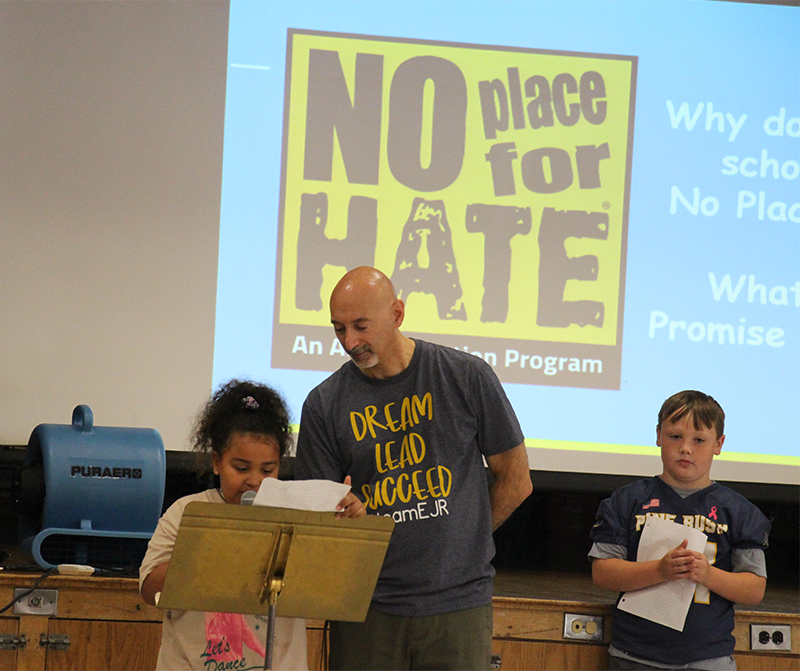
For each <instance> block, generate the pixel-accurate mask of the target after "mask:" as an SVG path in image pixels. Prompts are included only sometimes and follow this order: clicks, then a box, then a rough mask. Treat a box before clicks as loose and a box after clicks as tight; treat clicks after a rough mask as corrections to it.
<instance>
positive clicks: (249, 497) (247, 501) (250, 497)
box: [239, 492, 256, 506]
mask: <svg viewBox="0 0 800 671" xmlns="http://www.w3.org/2000/svg"><path fill="white" fill-rule="evenodd" d="M255 498H256V493H255V492H245V493H244V494H242V498H241V499H239V505H242V506H252V505H253V501H254V500H255Z"/></svg>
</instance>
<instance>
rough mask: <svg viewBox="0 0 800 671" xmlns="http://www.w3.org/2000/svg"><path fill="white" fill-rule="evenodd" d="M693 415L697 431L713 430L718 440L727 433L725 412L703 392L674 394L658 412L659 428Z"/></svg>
mask: <svg viewBox="0 0 800 671" xmlns="http://www.w3.org/2000/svg"><path fill="white" fill-rule="evenodd" d="M688 414H691V416H692V423H693V424H694V428H695V429H703V428H713V429H715V430H716V432H717V438H719V437H720V436H721V435H722V434H723V433H725V412H724V411H723V410H722V407H721V406H720V404H719V403H717V402H716V401H715V400H714V399H713V398H712V397H711V396H709V395H708V394H704V393H703V392H702V391H694V390H686V391H679V392H678V393H677V394H673V395H672V396H670V397H669V398H668V399H667V400H666V401H664V403H663V405H662V406H661V410H659V412H658V428H659V429H661V425H662V424H663V423H664V422H667V421H670V422H679V421H680V420H682V419H683V418H684V417H685V416H686V415H688Z"/></svg>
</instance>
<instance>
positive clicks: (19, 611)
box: [14, 587, 58, 615]
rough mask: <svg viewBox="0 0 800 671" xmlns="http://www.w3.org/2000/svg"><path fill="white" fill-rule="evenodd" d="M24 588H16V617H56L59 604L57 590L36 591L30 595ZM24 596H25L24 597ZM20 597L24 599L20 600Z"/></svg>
mask: <svg viewBox="0 0 800 671" xmlns="http://www.w3.org/2000/svg"><path fill="white" fill-rule="evenodd" d="M26 592H28V590H27V589H26V588H24V587H15V588H14V598H15V599H19V601H17V602H16V603H15V604H14V615H55V614H56V604H57V603H58V590H57V589H35V590H33V591H32V592H30V593H29V594H26ZM23 595H24V596H23ZM20 597H22V598H21V599H20Z"/></svg>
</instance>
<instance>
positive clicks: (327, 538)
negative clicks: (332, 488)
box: [158, 501, 394, 669]
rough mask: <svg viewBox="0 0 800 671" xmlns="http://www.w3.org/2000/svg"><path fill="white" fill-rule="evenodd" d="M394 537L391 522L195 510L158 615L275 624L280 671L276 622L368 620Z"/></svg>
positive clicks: (246, 509) (184, 526) (184, 524)
mask: <svg viewBox="0 0 800 671" xmlns="http://www.w3.org/2000/svg"><path fill="white" fill-rule="evenodd" d="M393 529H394V521H393V520H392V519H391V518H390V517H382V516H380V517H379V516H375V515H368V516H366V517H361V518H358V519H347V518H345V519H336V517H335V513H332V512H331V513H329V512H326V513H321V512H311V511H305V510H292V509H288V508H270V507H265V506H232V505H220V504H219V503H203V502H199V501H194V502H192V503H190V504H189V505H187V506H186V509H185V510H184V512H183V517H182V519H181V524H180V527H179V528H178V535H177V537H176V538H175V546H174V548H173V551H172V558H171V559H170V562H169V569H168V570H167V575H166V578H165V580H164V587H163V589H162V591H161V596H160V597H159V599H158V607H159V608H175V609H180V610H197V611H211V612H219V613H243V614H250V615H267V616H268V626H267V644H266V654H265V655H264V668H265V669H271V668H272V646H273V640H274V635H275V616H276V614H277V615H280V616H282V617H303V618H318V619H324V620H344V621H348V622H363V621H364V619H365V618H366V616H367V610H368V609H369V604H370V601H371V599H372V593H373V592H374V590H375V584H376V582H377V580H378V574H379V573H380V570H381V566H382V565H383V558H384V556H385V555H386V549H387V547H388V545H389V539H390V538H391V535H392V530H393ZM221 569H222V570H224V571H225V573H224V578H223V577H222V574H221ZM279 597H280V598H279Z"/></svg>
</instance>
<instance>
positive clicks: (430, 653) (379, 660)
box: [296, 267, 531, 670]
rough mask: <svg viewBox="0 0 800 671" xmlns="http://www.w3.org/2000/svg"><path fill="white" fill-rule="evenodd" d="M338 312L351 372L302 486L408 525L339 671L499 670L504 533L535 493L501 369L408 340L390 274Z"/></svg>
mask: <svg viewBox="0 0 800 671" xmlns="http://www.w3.org/2000/svg"><path fill="white" fill-rule="evenodd" d="M330 310H331V323H332V324H333V328H334V331H335V332H336V336H337V338H338V339H339V342H340V343H341V344H342V347H343V348H344V349H345V351H346V352H347V354H348V355H349V356H350V359H351V360H350V361H348V362H347V363H346V364H344V365H343V366H342V367H341V368H340V369H339V370H338V371H337V372H335V373H334V374H333V375H331V376H330V377H329V378H328V379H327V380H325V381H324V382H323V383H322V384H320V385H319V386H318V387H316V388H315V389H313V390H312V391H311V393H310V394H309V395H308V398H307V399H306V402H305V404H304V405H303V414H302V419H301V422H300V433H299V437H298V444H297V460H296V474H297V477H298V478H299V479H309V478H322V479H328V480H335V481H337V482H342V481H343V480H344V478H345V476H348V475H349V476H351V478H352V483H353V490H354V491H355V493H356V495H357V496H359V497H360V498H361V499H362V500H363V501H364V504H365V505H366V508H367V512H368V514H374V515H388V516H390V517H392V518H393V519H394V520H395V522H396V526H395V530H394V533H393V535H392V540H391V542H390V544H389V549H388V551H387V554H386V559H385V561H384V564H383V568H382V570H381V574H380V577H379V579H378V584H377V587H376V589H375V593H374V595H373V599H372V604H371V607H370V610H369V613H368V615H367V619H366V621H365V622H364V623H350V622H334V623H332V624H331V636H330V668H331V669H332V670H335V669H351V670H353V669H365V670H366V669H372V670H376V669H417V668H427V669H459V670H465V669H489V668H490V663H491V638H492V578H493V576H494V569H493V568H492V566H491V563H490V562H491V559H492V557H493V556H494V543H493V541H492V531H493V530H494V529H496V528H497V527H498V526H500V524H502V523H503V522H504V521H505V519H506V518H507V517H508V516H509V515H510V514H511V513H512V512H513V511H514V509H515V508H516V507H517V506H518V505H519V504H520V503H521V502H522V501H523V500H524V499H525V498H526V497H527V496H528V495H529V494H530V492H531V480H530V472H529V470H528V458H527V454H526V451H525V447H524V444H523V436H522V431H521V430H520V426H519V422H518V421H517V418H516V416H515V414H514V411H513V409H512V408H511V405H510V403H509V402H508V399H507V398H506V395H505V393H504V391H503V388H502V386H501V385H500V382H499V380H498V379H497V376H496V375H495V374H494V371H493V370H492V369H491V366H489V364H487V363H486V362H484V361H483V360H482V359H480V358H478V357H474V356H472V355H470V354H467V353H465V352H460V351H458V350H454V349H451V348H449V347H443V346H440V345H434V344H432V343H429V342H425V341H423V340H415V339H411V338H408V337H406V336H404V335H403V334H402V333H401V331H400V327H401V326H402V324H403V318H404V316H405V306H404V304H403V301H402V300H400V299H399V298H397V295H396V293H395V291H394V287H393V286H392V283H391V281H390V280H389V278H388V277H386V275H384V274H383V273H382V272H380V271H379V270H376V269H374V268H369V267H360V268H356V269H354V270H351V271H350V272H348V273H347V274H345V275H344V277H342V279H341V280H340V281H339V283H338V284H337V285H336V287H335V288H334V290H333V293H332V294H331V300H330ZM484 459H485V460H486V464H488V467H489V471H490V472H491V474H492V479H491V480H492V481H491V484H489V483H488V478H487V475H486V470H485V468H484Z"/></svg>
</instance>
